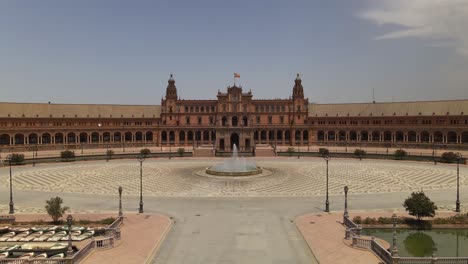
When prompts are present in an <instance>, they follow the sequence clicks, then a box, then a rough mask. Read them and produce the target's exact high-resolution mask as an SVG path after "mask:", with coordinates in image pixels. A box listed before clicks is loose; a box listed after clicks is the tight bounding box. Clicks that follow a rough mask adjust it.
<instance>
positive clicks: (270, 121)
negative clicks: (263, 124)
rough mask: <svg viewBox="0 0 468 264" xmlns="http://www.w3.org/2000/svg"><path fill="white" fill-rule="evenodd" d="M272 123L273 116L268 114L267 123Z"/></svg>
mask: <svg viewBox="0 0 468 264" xmlns="http://www.w3.org/2000/svg"><path fill="white" fill-rule="evenodd" d="M272 123H273V117H272V116H268V124H272Z"/></svg>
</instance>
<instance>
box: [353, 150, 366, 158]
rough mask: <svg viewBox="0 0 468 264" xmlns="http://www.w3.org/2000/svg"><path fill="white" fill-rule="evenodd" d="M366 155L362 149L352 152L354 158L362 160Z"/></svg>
mask: <svg viewBox="0 0 468 264" xmlns="http://www.w3.org/2000/svg"><path fill="white" fill-rule="evenodd" d="M365 155H366V151H365V150H363V149H355V150H354V156H356V157H357V158H359V159H362V158H363V157H364V156H365Z"/></svg>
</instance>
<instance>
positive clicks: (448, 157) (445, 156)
mask: <svg viewBox="0 0 468 264" xmlns="http://www.w3.org/2000/svg"><path fill="white" fill-rule="evenodd" d="M457 158H458V156H457V154H456V153H453V152H452V151H450V152H444V153H442V156H441V159H440V161H442V162H445V163H454V162H457Z"/></svg>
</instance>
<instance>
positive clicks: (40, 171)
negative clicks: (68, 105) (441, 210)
mask: <svg viewBox="0 0 468 264" xmlns="http://www.w3.org/2000/svg"><path fill="white" fill-rule="evenodd" d="M222 161H223V160H222V159H216V160H215V161H210V160H208V159H184V160H177V159H173V160H162V159H148V160H146V161H145V162H144V163H143V193H144V195H145V196H165V197H291V196H295V197H301V196H319V195H324V194H325V190H326V173H325V172H326V167H325V162H324V161H323V160H322V159H319V158H303V159H296V158H271V159H266V158H264V159H257V160H256V162H257V164H258V165H259V166H261V167H264V168H267V169H268V170H269V171H270V172H269V173H265V175H263V176H257V177H242V178H232V179H231V178H219V177H207V176H202V175H203V173H201V172H202V171H203V170H204V168H206V167H208V166H210V165H212V164H214V163H216V162H222ZM467 172H468V168H467V167H466V166H461V167H460V185H461V186H462V187H464V186H467V185H468V181H467V180H466V175H467ZM139 173H140V170H139V163H138V162H136V161H131V160H113V161H110V162H81V163H56V164H41V165H38V166H36V167H31V166H27V167H14V168H13V186H14V188H15V189H21V190H35V191H45V192H66V193H86V194H112V195H115V194H116V189H117V188H118V186H122V187H123V188H124V194H127V195H138V194H139V190H140V189H139V188H140V175H139ZM345 185H348V186H349V188H350V190H352V192H353V193H354V194H365V193H388V192H400V191H414V190H415V189H423V190H438V189H452V188H455V187H456V165H453V164H452V165H447V164H438V165H433V164H430V163H416V162H405V161H401V162H397V161H379V160H363V161H358V160H355V159H336V160H331V161H330V163H329V193H330V195H333V194H341V193H342V190H343V187H344V186H345ZM0 187H8V168H0Z"/></svg>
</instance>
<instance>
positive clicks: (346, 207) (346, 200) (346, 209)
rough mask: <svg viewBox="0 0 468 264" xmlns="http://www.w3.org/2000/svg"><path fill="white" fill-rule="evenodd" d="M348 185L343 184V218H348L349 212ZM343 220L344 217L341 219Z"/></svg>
mask: <svg viewBox="0 0 468 264" xmlns="http://www.w3.org/2000/svg"><path fill="white" fill-rule="evenodd" d="M348 190H349V189H348V186H345V187H344V195H345V196H344V197H345V202H344V214H343V218H349V214H348ZM343 222H344V219H343Z"/></svg>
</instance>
